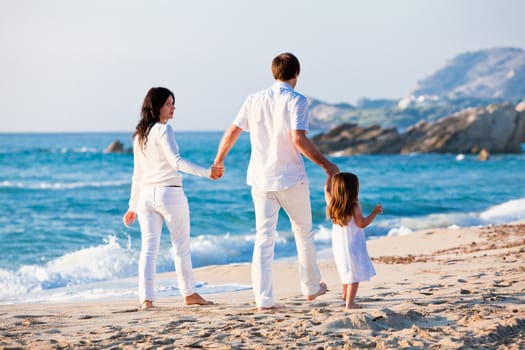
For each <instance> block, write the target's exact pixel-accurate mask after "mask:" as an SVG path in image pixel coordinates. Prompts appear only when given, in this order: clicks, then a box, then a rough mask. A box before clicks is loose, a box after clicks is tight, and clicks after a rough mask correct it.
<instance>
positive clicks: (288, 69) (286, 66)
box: [272, 52, 301, 81]
mask: <svg viewBox="0 0 525 350" xmlns="http://www.w3.org/2000/svg"><path fill="white" fill-rule="evenodd" d="M300 72H301V65H300V64H299V60H298V59H297V57H295V56H294V55H293V54H291V53H289V52H285V53H282V54H280V55H277V57H275V58H274V59H273V61H272V74H273V78H274V79H275V80H280V81H287V80H290V79H292V78H294V77H295V76H296V75H298V74H299V73H300Z"/></svg>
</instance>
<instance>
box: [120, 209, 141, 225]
mask: <svg viewBox="0 0 525 350" xmlns="http://www.w3.org/2000/svg"><path fill="white" fill-rule="evenodd" d="M136 217H137V214H135V213H134V212H132V211H131V210H128V211H127V212H126V214H124V216H123V217H122V222H123V223H124V225H125V226H126V227H129V225H131V224H132V223H133V222H134V221H135V218H136Z"/></svg>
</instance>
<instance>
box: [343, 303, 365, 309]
mask: <svg viewBox="0 0 525 350" xmlns="http://www.w3.org/2000/svg"><path fill="white" fill-rule="evenodd" d="M346 308H347V309H362V308H363V307H362V306H361V305H359V304H356V303H351V304H350V305H346Z"/></svg>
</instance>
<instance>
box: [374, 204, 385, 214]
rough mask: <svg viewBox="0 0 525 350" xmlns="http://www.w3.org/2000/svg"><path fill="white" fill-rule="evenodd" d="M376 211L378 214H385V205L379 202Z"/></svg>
mask: <svg viewBox="0 0 525 350" xmlns="http://www.w3.org/2000/svg"><path fill="white" fill-rule="evenodd" d="M374 213H375V214H376V215H377V214H383V206H382V205H381V204H377V205H376V206H375V208H374Z"/></svg>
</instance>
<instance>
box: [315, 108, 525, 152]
mask: <svg viewBox="0 0 525 350" xmlns="http://www.w3.org/2000/svg"><path fill="white" fill-rule="evenodd" d="M312 141H313V143H314V144H315V145H316V146H317V147H318V148H319V150H320V151H321V152H323V153H336V152H337V153H339V154H342V155H351V154H371V153H372V154H373V153H383V154H392V153H413V152H422V153H427V152H434V153H475V154H478V153H479V152H480V151H481V150H482V149H485V150H486V151H487V152H489V153H490V154H494V153H521V152H522V149H521V143H522V142H525V112H523V111H520V110H517V109H516V107H515V106H514V105H512V104H510V103H506V104H499V105H489V106H488V107H486V108H472V109H467V110H464V111H462V112H459V113H457V114H454V115H451V116H448V117H444V118H442V119H440V120H438V121H437V122H433V123H427V122H424V121H420V122H418V123H417V124H415V125H413V126H412V127H410V128H408V129H407V131H406V132H405V133H403V134H400V133H399V132H398V131H397V129H395V128H390V129H383V128H381V127H379V126H370V127H359V126H357V125H356V124H349V123H347V124H342V125H339V126H338V127H336V128H334V129H332V130H330V131H329V132H327V133H325V134H319V135H317V136H315V137H313V138H312Z"/></svg>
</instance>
